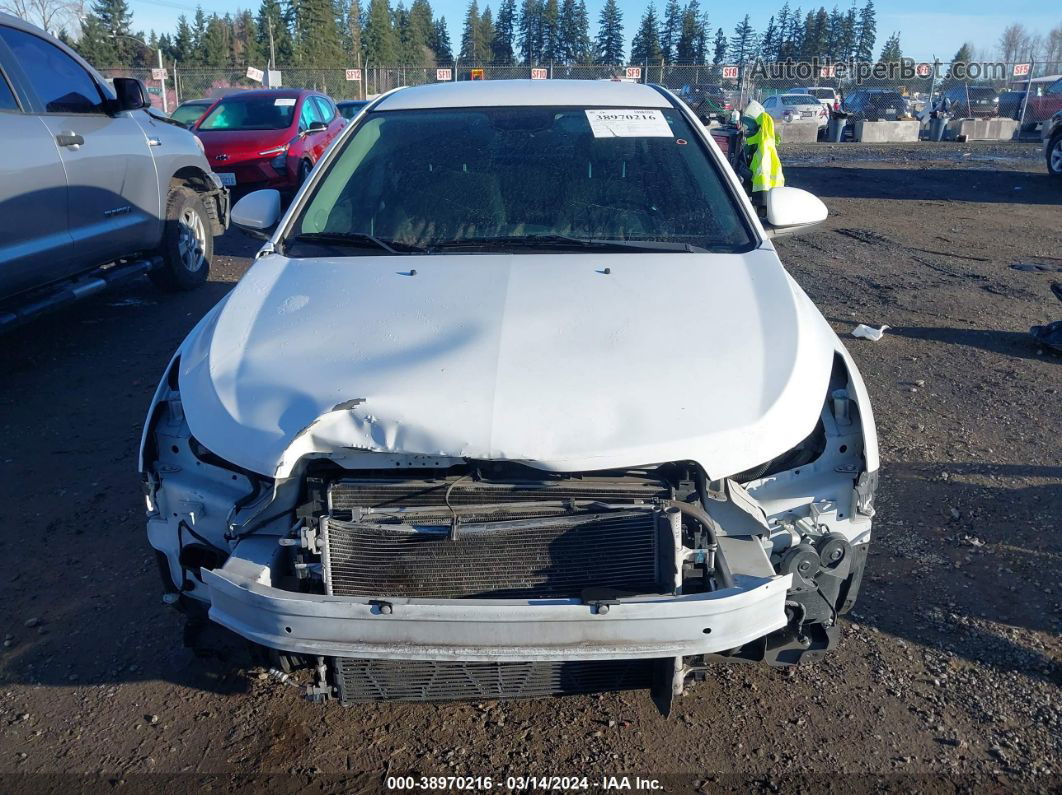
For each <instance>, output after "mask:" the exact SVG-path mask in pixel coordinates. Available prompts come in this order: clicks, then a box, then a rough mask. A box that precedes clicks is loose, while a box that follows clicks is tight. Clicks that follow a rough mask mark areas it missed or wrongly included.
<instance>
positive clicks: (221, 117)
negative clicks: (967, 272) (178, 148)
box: [193, 88, 346, 192]
mask: <svg viewBox="0 0 1062 795" xmlns="http://www.w3.org/2000/svg"><path fill="white" fill-rule="evenodd" d="M344 124H346V120H345V119H344V118H343V117H342V116H341V115H340V114H339V112H338V111H337V110H336V106H335V103H334V102H332V100H331V99H330V98H329V97H326V96H325V95H324V94H320V93H317V92H316V91H306V90H300V89H294V88H292V89H285V88H278V89H262V90H258V91H241V92H239V93H238V94H230V95H229V96H227V97H224V98H223V99H221V100H219V101H218V102H217V103H215V104H214V106H213V107H212V108H211V109H210V110H209V111H208V112H207V113H206V114H205V115H204V116H203V118H201V119H200V120H199V121H198V122H197V123H196V125H195V127H193V131H194V132H195V134H196V135H198V136H199V139H200V140H201V141H202V142H203V147H204V148H205V149H206V156H207V161H208V162H209V163H210V165H211V167H212V168H213V169H214V172H215V173H216V174H218V175H219V176H220V177H221V181H222V183H223V184H225V185H227V186H229V187H230V188H236V189H239V190H241V191H242V190H257V189H259V188H276V189H278V190H281V191H286V192H291V191H294V190H296V189H298V187H299V185H301V184H302V182H303V180H305V179H306V175H307V174H309V173H310V169H311V168H313V164H314V163H316V162H317V159H318V158H319V157H320V156H321V155H322V154H323V153H324V150H325V149H326V148H327V146H328V144H330V143H331V142H332V139H333V138H335V137H336V136H337V135H338V134H339V132H340V131H341V130H342V129H343V126H344Z"/></svg>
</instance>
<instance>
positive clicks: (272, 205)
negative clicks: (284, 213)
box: [229, 188, 280, 240]
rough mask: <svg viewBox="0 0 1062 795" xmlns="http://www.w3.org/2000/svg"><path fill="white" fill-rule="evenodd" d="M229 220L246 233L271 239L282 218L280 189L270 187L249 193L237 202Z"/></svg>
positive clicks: (260, 238) (261, 238) (263, 238)
mask: <svg viewBox="0 0 1062 795" xmlns="http://www.w3.org/2000/svg"><path fill="white" fill-rule="evenodd" d="M229 220H231V221H232V225H233V226H235V227H236V228H237V229H239V230H240V231H241V232H243V233H244V234H246V235H250V236H251V237H256V238H258V239H259V240H269V238H270V237H272V236H273V230H274V229H276V226H277V221H279V220H280V191H277V190H273V189H272V188H269V189H267V190H256V191H255V192H254V193H248V194H247V195H246V196H244V197H243V198H242V199H240V200H239V201H238V202H236V204H235V206H234V207H233V208H232V212H231V213H230V214H229Z"/></svg>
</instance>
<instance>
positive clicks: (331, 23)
mask: <svg viewBox="0 0 1062 795" xmlns="http://www.w3.org/2000/svg"><path fill="white" fill-rule="evenodd" d="M294 9H295V29H296V31H297V33H298V35H297V37H296V40H295V46H296V54H297V55H299V56H301V57H299V58H298V59H297V60H298V61H299V63H300V64H302V65H306V66H335V65H336V64H340V63H345V62H346V59H345V58H344V57H343V38H342V35H341V34H340V32H339V24H338V21H337V19H336V12H335V7H334V6H333V5H332V0H300V2H298V3H297V4H296V5H294Z"/></svg>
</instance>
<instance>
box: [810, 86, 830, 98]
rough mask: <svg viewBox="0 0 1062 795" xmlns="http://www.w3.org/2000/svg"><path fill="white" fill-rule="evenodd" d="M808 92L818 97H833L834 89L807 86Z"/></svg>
mask: <svg viewBox="0 0 1062 795" xmlns="http://www.w3.org/2000/svg"><path fill="white" fill-rule="evenodd" d="M808 93H809V94H811V96H813V97H818V98H819V99H833V97H834V91H833V89H832V88H809V89H808Z"/></svg>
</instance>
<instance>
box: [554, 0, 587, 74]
mask: <svg viewBox="0 0 1062 795" xmlns="http://www.w3.org/2000/svg"><path fill="white" fill-rule="evenodd" d="M560 29H561V51H562V58H561V60H563V61H564V62H565V63H579V64H585V63H590V60H591V57H592V50H593V45H592V44H591V43H590V16H589V14H587V13H586V2H585V0H564V5H562V6H561V21H560Z"/></svg>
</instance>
